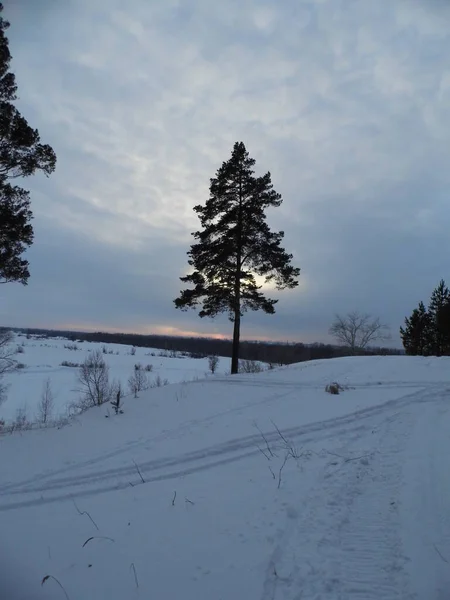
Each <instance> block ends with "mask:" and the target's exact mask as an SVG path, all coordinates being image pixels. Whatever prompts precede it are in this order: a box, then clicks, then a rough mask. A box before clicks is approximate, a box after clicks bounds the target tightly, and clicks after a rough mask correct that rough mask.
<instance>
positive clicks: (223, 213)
mask: <svg viewBox="0 0 450 600" xmlns="http://www.w3.org/2000/svg"><path fill="white" fill-rule="evenodd" d="M254 164H255V161H254V159H252V158H250V157H249V154H248V152H247V150H246V148H245V145H244V144H243V143H242V142H236V144H235V145H234V148H233V151H232V154H231V158H230V160H228V161H227V162H224V163H223V164H222V166H221V167H220V168H219V169H218V171H217V173H216V177H215V178H213V179H211V184H210V197H209V199H208V200H207V202H206V204H205V206H201V205H198V206H195V207H194V211H195V212H196V213H197V214H198V216H199V219H200V223H201V226H202V230H201V231H197V232H195V233H193V234H192V235H193V236H194V238H195V240H197V243H194V244H192V246H191V249H190V251H189V252H188V256H189V260H188V263H189V265H190V266H191V267H193V268H194V271H193V273H191V274H189V275H187V276H186V277H181V278H180V279H181V281H183V282H185V283H189V284H192V285H193V286H194V287H193V289H185V290H183V291H181V292H180V296H179V297H178V298H177V299H176V300H175V301H174V302H175V306H176V308H180V309H182V310H187V309H188V308H195V307H197V306H198V305H199V304H201V306H202V308H201V310H200V311H199V316H200V317H206V316H208V317H215V316H217V315H218V314H219V313H223V312H225V313H228V315H229V318H230V320H231V321H232V322H233V323H234V326H233V350H232V359H231V373H237V372H238V365H239V339H240V325H241V317H242V316H243V313H244V312H245V311H246V310H248V309H250V310H263V311H264V312H266V313H268V314H273V313H274V312H275V304H276V303H277V300H274V299H270V298H266V297H265V296H264V294H263V293H262V292H261V291H260V290H261V287H262V286H261V285H258V283H257V281H256V278H255V276H260V277H264V281H265V282H266V283H270V282H273V283H274V284H275V286H276V288H277V289H278V290H282V289H286V288H294V287H296V286H297V285H298V281H297V277H298V276H299V274H300V269H298V268H295V267H293V266H292V264H291V259H292V255H291V254H288V253H287V252H286V251H285V250H284V249H283V248H282V247H281V241H282V239H283V237H284V232H282V231H279V232H276V233H274V232H272V231H270V229H269V226H268V225H267V223H266V215H265V210H266V208H268V207H277V206H280V204H281V203H282V198H281V195H280V194H278V193H277V192H275V190H274V189H273V186H272V180H271V175H270V173H266V174H265V175H263V176H262V177H255V175H254V171H253V166H254Z"/></svg>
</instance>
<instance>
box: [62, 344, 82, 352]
mask: <svg viewBox="0 0 450 600" xmlns="http://www.w3.org/2000/svg"><path fill="white" fill-rule="evenodd" d="M64 348H66V350H74V351H75V350H79V348H78V346H77V344H64Z"/></svg>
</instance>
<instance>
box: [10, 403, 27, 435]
mask: <svg viewBox="0 0 450 600" xmlns="http://www.w3.org/2000/svg"><path fill="white" fill-rule="evenodd" d="M30 427H31V424H30V422H29V421H28V417H27V409H26V408H25V407H24V406H22V407H20V408H18V409H17V410H16V418H15V419H14V422H13V428H14V430H18V431H22V430H24V429H30Z"/></svg>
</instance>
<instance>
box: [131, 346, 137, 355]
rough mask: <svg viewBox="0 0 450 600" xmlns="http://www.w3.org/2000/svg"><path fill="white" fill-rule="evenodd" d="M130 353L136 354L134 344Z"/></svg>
mask: <svg viewBox="0 0 450 600" xmlns="http://www.w3.org/2000/svg"><path fill="white" fill-rule="evenodd" d="M130 354H131V356H134V355H135V354H136V348H135V347H134V346H132V347H131V350H130Z"/></svg>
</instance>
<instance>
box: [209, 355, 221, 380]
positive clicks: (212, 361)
mask: <svg viewBox="0 0 450 600" xmlns="http://www.w3.org/2000/svg"><path fill="white" fill-rule="evenodd" d="M218 365H219V357H218V356H217V355H216V354H211V356H208V366H209V370H210V371H211V373H212V374H213V375H214V373H215V372H216V370H217V367H218Z"/></svg>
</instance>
